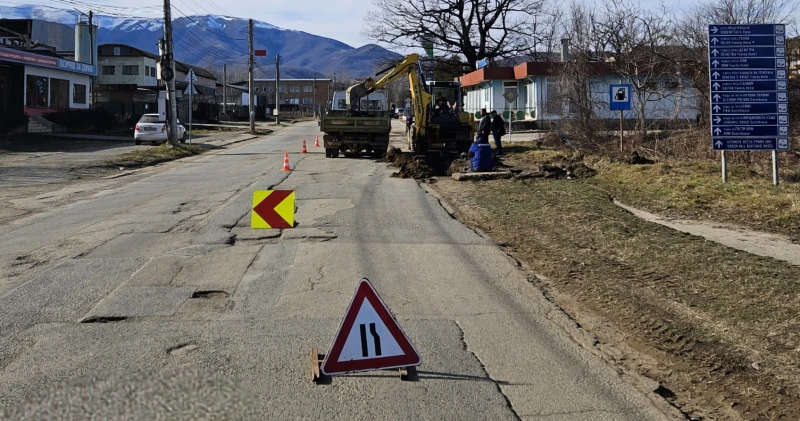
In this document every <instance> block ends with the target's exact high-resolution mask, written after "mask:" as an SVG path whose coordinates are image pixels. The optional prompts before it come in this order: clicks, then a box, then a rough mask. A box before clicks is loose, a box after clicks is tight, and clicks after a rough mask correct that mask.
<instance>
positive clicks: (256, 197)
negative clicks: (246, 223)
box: [250, 190, 295, 229]
mask: <svg viewBox="0 0 800 421" xmlns="http://www.w3.org/2000/svg"><path fill="white" fill-rule="evenodd" d="M294 198H295V194H294V190H257V191H254V192H253V212H252V213H251V215H252V216H251V218H250V225H251V226H252V227H253V228H273V229H281V228H292V227H294Z"/></svg>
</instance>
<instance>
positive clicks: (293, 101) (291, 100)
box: [289, 98, 300, 105]
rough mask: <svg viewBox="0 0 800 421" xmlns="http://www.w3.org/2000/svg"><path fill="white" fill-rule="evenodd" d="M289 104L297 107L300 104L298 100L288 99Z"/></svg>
mask: <svg viewBox="0 0 800 421" xmlns="http://www.w3.org/2000/svg"><path fill="white" fill-rule="evenodd" d="M289 104H295V105H299V104H300V98H289Z"/></svg>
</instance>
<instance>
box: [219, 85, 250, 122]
mask: <svg viewBox="0 0 800 421" xmlns="http://www.w3.org/2000/svg"><path fill="white" fill-rule="evenodd" d="M248 101H249V98H248V96H247V87H245V86H239V85H228V89H227V91H225V85H224V84H222V83H219V82H217V105H218V108H219V119H220V120H221V121H222V120H224V121H237V120H247V119H248V114H247V109H246V108H243V107H242V106H243V105H244V106H247V105H248V104H249V102H248Z"/></svg>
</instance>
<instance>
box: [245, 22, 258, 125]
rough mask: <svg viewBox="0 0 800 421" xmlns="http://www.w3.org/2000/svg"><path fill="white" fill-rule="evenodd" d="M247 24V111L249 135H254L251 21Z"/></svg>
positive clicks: (254, 114)
mask: <svg viewBox="0 0 800 421" xmlns="http://www.w3.org/2000/svg"><path fill="white" fill-rule="evenodd" d="M247 23H248V25H247V39H248V40H249V42H250V48H249V49H248V55H249V56H250V57H249V60H248V65H249V67H250V83H249V88H248V92H249V93H250V94H249V95H248V97H249V101H248V102H249V104H248V105H249V107H248V110H249V111H250V134H256V109H255V105H254V104H255V97H254V96H253V84H254V81H253V19H249V20H248V21H247Z"/></svg>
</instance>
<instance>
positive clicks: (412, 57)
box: [345, 54, 432, 136]
mask: <svg viewBox="0 0 800 421" xmlns="http://www.w3.org/2000/svg"><path fill="white" fill-rule="evenodd" d="M418 68H419V54H409V55H407V56H405V58H403V60H402V61H400V62H399V63H397V64H395V65H394V66H392V67H389V68H388V69H384V70H382V71H380V72H378V73H377V75H376V77H377V76H378V75H381V74H383V73H386V72H387V71H388V73H386V74H385V75H383V76H382V77H381V78H380V79H378V80H375V79H373V78H371V77H368V78H366V79H365V80H364V81H363V82H361V83H359V84H356V85H353V86H351V87H349V88H347V93H346V95H345V97H346V98H347V106H348V107H349V108H351V109H352V108H353V107H354V106H355V104H358V102H359V101H360V100H361V98H364V97H366V96H367V95H369V94H370V93H372V92H374V91H376V90H378V89H381V88H383V87H385V86H386V85H388V84H389V83H391V82H394V81H395V80H397V79H399V78H401V77H403V76H408V83H409V87H410V89H411V100H412V103H413V104H414V121H415V126H416V134H417V136H424V135H425V129H426V127H427V126H428V124H427V123H428V114H427V110H428V106H429V105H430V103H431V100H432V98H431V94H429V93H428V92H427V91H426V90H425V87H424V86H423V85H422V82H421V81H420V78H419V74H418V73H417V69H418Z"/></svg>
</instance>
